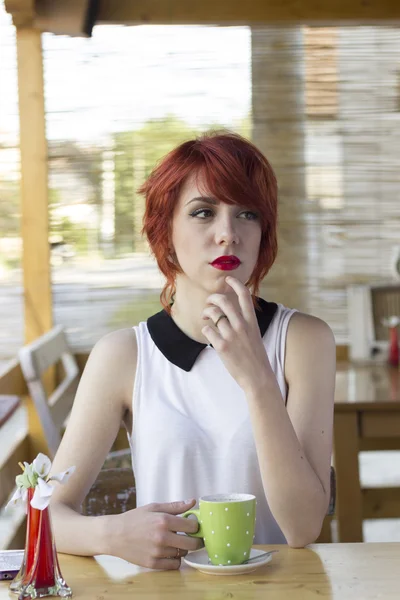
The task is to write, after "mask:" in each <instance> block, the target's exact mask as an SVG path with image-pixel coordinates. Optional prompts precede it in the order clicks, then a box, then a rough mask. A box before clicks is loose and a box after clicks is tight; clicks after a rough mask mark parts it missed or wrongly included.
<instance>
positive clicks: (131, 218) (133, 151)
mask: <svg viewBox="0 0 400 600" xmlns="http://www.w3.org/2000/svg"><path fill="white" fill-rule="evenodd" d="M224 128H225V127H224V126H223V125H221V124H219V123H210V124H208V125H206V126H204V127H201V128H195V127H192V126H190V125H189V124H188V123H186V122H185V121H183V120H182V119H180V118H178V117H176V116H175V115H166V116H165V117H163V118H161V119H153V120H149V121H147V122H146V123H144V125H143V126H142V127H141V128H140V129H136V130H132V131H124V132H120V133H115V134H113V136H112V138H111V141H110V149H111V150H112V152H113V160H114V178H115V179H114V183H115V191H114V209H115V216H114V231H115V234H114V240H113V252H112V255H111V257H118V256H123V255H126V254H131V253H132V252H142V251H146V250H147V248H146V244H145V242H144V240H143V239H142V237H141V234H140V231H141V227H142V216H143V211H144V199H143V198H142V197H141V196H140V195H139V194H138V193H137V190H138V188H139V187H140V185H141V184H142V183H143V182H144V180H145V179H146V178H147V177H148V175H149V174H150V172H151V171H152V169H153V168H154V166H155V165H156V164H157V163H158V162H159V161H160V159H161V158H162V157H163V156H165V154H167V153H168V152H169V151H170V150H172V149H173V148H174V147H175V146H177V145H178V144H180V143H182V142H183V141H185V140H188V139H191V138H193V137H196V136H198V135H200V134H202V133H204V132H205V131H209V130H221V129H224ZM233 129H234V130H235V131H237V132H238V133H241V134H242V135H244V136H245V137H250V133H251V120H250V117H246V118H244V119H243V120H242V121H241V122H240V123H238V124H236V126H235V127H234V128H233ZM103 152H104V148H101V147H99V146H95V147H87V146H85V147H81V146H80V145H79V144H76V143H74V142H71V141H61V142H57V143H54V142H53V143H50V144H49V172H50V178H49V183H50V189H49V211H50V238H51V237H52V236H58V237H59V238H61V239H63V241H64V242H65V243H67V244H70V245H71V246H72V247H73V249H74V252H75V253H77V254H80V255H86V254H87V253H88V252H90V251H95V252H97V253H100V254H101V252H102V245H101V236H100V225H101V220H102V216H103V201H102V197H103V191H102V178H103V162H102V161H103ZM52 176H53V177H52ZM69 180H74V181H75V182H76V186H75V187H76V188H77V189H78V190H79V189H80V187H81V188H82V189H84V190H85V194H82V195H81V196H80V195H79V193H78V198H79V199H80V200H79V201H80V202H84V203H86V205H89V206H91V207H92V213H91V214H93V215H95V216H94V219H93V218H92V220H91V222H90V223H88V222H85V221H84V220H80V221H78V222H77V221H76V220H75V219H72V217H71V216H70V215H69V214H65V212H67V213H68V210H67V211H65V210H64V211H63V209H64V208H65V207H69V208H70V209H71V213H72V212H73V210H74V209H73V200H72V199H71V198H70V196H69V195H68V189H65V182H66V181H68V182H69ZM63 186H64V187H63ZM82 198H84V200H82ZM71 207H72V208H71ZM19 229H20V196H19V183H18V182H16V181H0V236H1V237H3V238H4V237H10V238H13V239H16V238H18V237H19ZM109 256H110V255H109ZM7 259H9V260H8V263H9V264H8V263H7V260H5V259H4V257H0V261H1V260H2V262H3V263H4V264H5V266H10V267H13V266H15V264H14V263H15V261H17V262H18V261H19V257H11V256H8V257H7ZM10 261H11V262H10Z"/></svg>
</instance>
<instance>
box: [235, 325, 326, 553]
mask: <svg viewBox="0 0 400 600" xmlns="http://www.w3.org/2000/svg"><path fill="white" fill-rule="evenodd" d="M335 368H336V348H335V340H334V337H333V334H332V332H331V330H330V328H329V327H328V325H327V324H326V323H324V322H323V321H321V320H319V319H317V318H315V317H311V316H308V315H304V314H301V313H295V314H294V315H293V316H292V318H291V320H290V322H289V327H288V332H287V341H286V359H285V375H286V379H287V384H288V398H287V408H285V405H284V402H283V399H282V395H281V392H280V389H279V386H278V383H277V381H276V378H275V375H274V373H273V372H272V369H271V372H270V373H268V371H267V372H266V373H265V374H264V377H261V378H260V379H259V381H258V382H253V385H249V387H248V388H246V389H245V394H246V397H247V399H248V403H249V411H250V416H251V421H252V426H253V432H254V437H255V442H256V447H257V454H258V459H259V464H260V470H261V475H262V479H263V482H264V489H265V493H266V496H267V499H268V503H269V506H270V508H271V511H272V513H273V515H274V517H275V519H276V520H277V522H278V524H279V526H280V527H281V529H282V531H283V533H284V535H285V537H286V539H287V542H288V543H289V544H290V545H291V546H293V547H303V546H305V545H306V544H309V543H311V542H313V541H315V540H316V538H317V537H318V535H319V533H320V531H321V526H322V522H323V519H324V517H325V515H326V511H327V507H328V504H329V497H330V462H331V453H332V429H333V400H334V388H335Z"/></svg>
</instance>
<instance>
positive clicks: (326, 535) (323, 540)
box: [316, 515, 332, 544]
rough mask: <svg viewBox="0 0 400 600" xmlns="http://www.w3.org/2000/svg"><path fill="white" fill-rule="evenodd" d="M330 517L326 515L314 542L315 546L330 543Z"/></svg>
mask: <svg viewBox="0 0 400 600" xmlns="http://www.w3.org/2000/svg"><path fill="white" fill-rule="evenodd" d="M331 524H332V517H331V516H329V515H327V516H326V517H325V519H324V522H323V523H322V529H321V533H320V534H319V536H318V539H317V541H316V543H317V544H330V543H331V542H332V529H331Z"/></svg>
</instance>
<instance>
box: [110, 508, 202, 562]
mask: <svg viewBox="0 0 400 600" xmlns="http://www.w3.org/2000/svg"><path fill="white" fill-rule="evenodd" d="M195 504H196V501H195V500H189V501H188V502H167V503H163V504H157V503H152V504H146V505H145V506H141V507H140V508H135V509H133V510H129V511H127V512H125V513H122V514H119V515H111V516H110V517H109V519H110V520H109V526H108V530H109V532H108V534H109V535H110V538H109V540H110V554H112V555H114V556H119V557H120V558H123V559H125V560H127V561H129V562H131V563H133V564H136V565H140V566H141V567H147V568H149V569H163V570H171V569H179V567H180V564H181V559H180V558H175V557H176V556H177V549H178V548H179V549H180V556H186V554H187V553H188V551H192V550H198V549H199V548H202V547H203V545H204V544H203V540H202V539H201V538H194V537H189V536H187V535H178V533H177V531H179V532H183V533H196V531H197V530H198V522H197V520H194V519H186V518H184V517H179V516H177V515H180V514H182V513H184V512H185V511H187V510H190V509H191V508H193V506H194V505H195Z"/></svg>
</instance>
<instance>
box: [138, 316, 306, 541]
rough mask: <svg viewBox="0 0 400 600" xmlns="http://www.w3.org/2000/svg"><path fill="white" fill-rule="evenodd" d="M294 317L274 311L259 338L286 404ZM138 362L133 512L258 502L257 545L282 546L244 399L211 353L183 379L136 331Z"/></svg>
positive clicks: (143, 326)
mask: <svg viewBox="0 0 400 600" xmlns="http://www.w3.org/2000/svg"><path fill="white" fill-rule="evenodd" d="M294 312H296V311H295V310H293V309H288V308H285V307H284V306H283V305H281V304H278V308H277V310H276V313H275V315H274V316H273V318H272V321H271V323H270V325H269V327H268V329H267V332H266V333H265V335H264V337H263V342H264V345H265V348H266V351H267V354H268V358H269V361H270V363H271V366H272V369H273V371H274V373H275V375H276V378H277V381H278V384H279V388H280V390H281V393H282V402H285V403H286V397H287V387H286V382H285V377H284V363H285V345H286V332H287V327H288V324H289V320H290V318H291V316H292V315H293V313H294ZM134 329H135V332H136V337H137V347H138V359H137V369H136V379H135V385H134V392H133V409H132V410H133V429H132V435H131V436H129V443H130V446H131V451H132V464H133V469H134V473H135V481H136V492H137V506H143V505H144V504H149V503H151V502H172V501H180V500H188V499H190V498H196V499H197V504H196V506H198V500H199V498H200V497H201V496H205V495H208V494H217V493H234V492H238V493H247V494H254V495H255V496H256V498H257V520H256V529H255V539H254V543H255V544H279V543H286V539H285V537H284V535H283V533H282V531H281V529H280V528H279V526H278V524H277V523H276V521H275V519H274V517H273V516H272V514H271V511H270V509H269V506H268V503H267V500H266V497H265V493H264V488H263V484H262V480H261V474H260V470H259V464H258V459H257V453H256V447H255V442H254V436H253V431H252V427H251V422H250V415H249V410H248V404H247V400H246V397H245V395H244V392H243V391H242V389H241V388H240V387H239V385H238V384H237V383H236V381H235V380H234V379H233V377H232V376H231V375H230V374H229V372H228V371H227V370H226V368H225V366H224V365H223V363H222V361H221V359H220V358H219V356H218V354H217V353H216V351H215V350H214V349H213V348H212V347H211V346H206V347H205V348H204V349H203V350H202V351H201V352H200V354H199V355H198V357H197V359H196V361H195V364H194V365H193V367H192V369H191V370H190V371H189V372H187V371H185V370H183V369H182V368H180V367H179V366H176V365H175V364H172V363H171V362H170V361H169V360H168V359H167V358H166V357H165V356H164V354H162V352H161V351H160V350H159V349H158V347H157V346H156V344H155V343H154V341H153V339H152V337H151V336H150V333H149V329H148V326H147V323H145V322H142V323H139V325H138V326H136V327H134Z"/></svg>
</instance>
